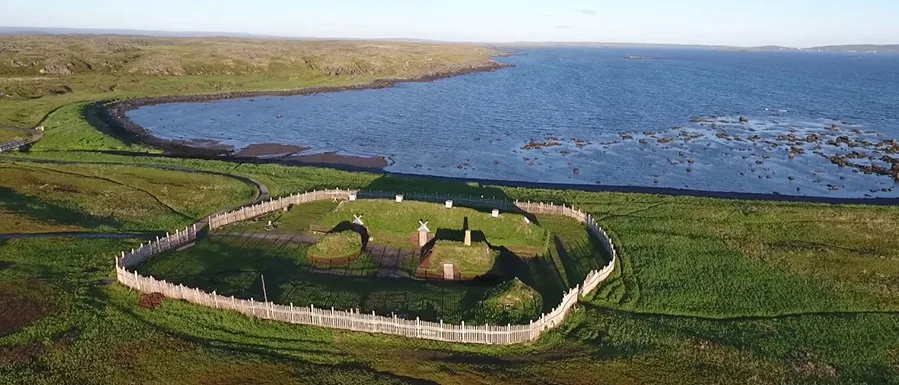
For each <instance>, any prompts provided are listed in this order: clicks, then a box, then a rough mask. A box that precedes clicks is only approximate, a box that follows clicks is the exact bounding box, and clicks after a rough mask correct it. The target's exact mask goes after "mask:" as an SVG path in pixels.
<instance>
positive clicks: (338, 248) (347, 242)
mask: <svg viewBox="0 0 899 385" xmlns="http://www.w3.org/2000/svg"><path fill="white" fill-rule="evenodd" d="M361 251H362V238H361V236H360V235H359V233H357V232H355V231H352V230H346V231H341V232H338V233H329V234H325V236H323V237H322V238H321V239H319V240H318V242H316V243H315V244H314V245H312V247H310V248H309V251H308V253H309V255H311V256H313V257H314V258H316V259H339V258H346V257H351V256H354V255H355V254H358V253H359V252H361Z"/></svg>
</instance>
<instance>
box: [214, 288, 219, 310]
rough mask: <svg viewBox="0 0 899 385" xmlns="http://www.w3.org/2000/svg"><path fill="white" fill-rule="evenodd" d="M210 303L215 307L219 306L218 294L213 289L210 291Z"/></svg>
mask: <svg viewBox="0 0 899 385" xmlns="http://www.w3.org/2000/svg"><path fill="white" fill-rule="evenodd" d="M212 303H214V304H215V308H216V309H218V308H219V296H218V294H216V293H215V290H213V291H212Z"/></svg>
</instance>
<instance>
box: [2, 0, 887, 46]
mask: <svg viewBox="0 0 899 385" xmlns="http://www.w3.org/2000/svg"><path fill="white" fill-rule="evenodd" d="M896 18H899V2H893V1H886V0H865V1H856V2H851V1H843V0H829V1H818V2H810V1H805V0H784V1H767V0H764V1H752V2H748V1H740V2H730V3H726V4H721V3H720V2H712V1H705V0H689V1H681V2H679V4H671V3H669V2H665V1H662V0H633V1H630V2H627V3H619V2H610V1H581V0H567V1H555V2H550V1H537V0H530V1H518V2H512V1H509V0H502V1H495V2H491V3H489V4H486V3H484V2H475V1H470V0H465V1H457V2H453V3H450V4H437V3H429V4H421V3H420V2H414V1H411V0H392V1H384V2H380V3H379V4H370V3H368V2H364V1H361V0H346V1H344V2H341V3H340V5H339V6H333V5H329V4H322V3H310V4H297V3H294V2H290V1H287V0H259V1H256V2H252V3H249V2H239V1H234V0H225V1H221V2H218V3H217V4H216V5H214V6H209V5H206V4H203V3H202V2H199V1H191V0H180V1H175V0H157V1H155V2H153V3H136V4H130V3H128V4H115V5H112V6H111V5H110V4H109V3H107V2H104V1H100V0H83V1H80V2H78V3H71V2H67V1H61V0H47V1H44V2H41V3H36V2H29V1H22V0H13V1H11V2H10V4H8V5H7V7H6V12H4V13H3V14H0V25H5V26H10V27H13V28H44V29H52V28H72V29H95V30H109V29H112V30H138V31H159V32H172V33H210V34H215V33H223V34H252V35H264V36H268V37H284V38H321V39H420V40H436V41H448V42H472V43H494V44H504V43H516V42H536V43H541V42H551V43H613V42H614V43H627V44H681V45H723V46H737V47H753V46H765V45H779V46H786V47H797V48H806V47H815V46H824V45H845V44H897V43H899V42H897V38H896V37H897V36H899V24H897V23H895V22H894V20H895V19H896Z"/></svg>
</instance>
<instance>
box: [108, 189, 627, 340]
mask: <svg viewBox="0 0 899 385" xmlns="http://www.w3.org/2000/svg"><path fill="white" fill-rule="evenodd" d="M351 196H352V197H353V199H364V198H393V197H395V196H396V194H394V193H386V192H359V191H355V190H341V189H334V190H324V191H312V192H305V193H302V194H292V195H289V196H286V197H283V198H281V199H272V200H270V201H268V202H262V203H259V204H256V205H252V206H248V207H244V208H241V209H238V210H234V211H232V212H228V213H224V214H219V215H213V216H210V217H209V218H207V220H206V222H208V224H209V228H210V230H214V229H216V228H220V227H222V226H226V225H228V224H231V223H235V222H240V221H245V220H248V219H252V218H256V217H259V216H262V215H265V214H267V213H270V212H274V211H278V210H283V209H285V208H288V207H290V206H291V205H295V204H302V203H307V202H312V201H317V200H348V199H350V197H351ZM404 199H407V200H421V201H429V202H440V203H443V202H444V201H446V200H453V201H454V204H457V205H460V206H475V207H487V208H491V209H492V208H497V209H505V210H513V209H514V210H517V211H522V212H527V213H532V214H558V215H565V216H568V217H571V218H574V219H576V220H578V221H580V222H582V223H584V224H585V225H586V227H587V228H588V229H589V230H590V231H591V232H592V233H594V234H595V235H596V236H597V237H598V238H599V239H600V240H601V241H602V243H603V245H604V246H605V247H606V249H607V251H608V252H609V254H610V255H611V256H612V258H611V261H610V262H609V264H608V265H606V266H605V267H603V268H602V269H600V270H594V271H591V272H589V273H588V274H587V277H586V278H585V279H584V281H583V283H581V284H580V285H577V286H575V287H573V288H571V289H569V290H568V292H567V293H565V294H564V296H563V297H562V301H561V303H559V305H558V306H556V307H555V308H554V309H553V310H552V311H550V312H549V313H545V314H543V315H542V316H541V317H540V318H539V319H537V320H536V321H531V322H530V323H529V324H527V325H466V324H465V323H464V322H462V324H461V325H455V324H445V323H443V321H440V322H429V321H422V320H420V319H418V318H417V317H416V319H415V320H410V319H403V318H399V317H397V316H396V315H391V316H382V315H377V314H375V313H374V312H373V313H371V314H367V313H360V312H359V311H357V310H353V309H350V310H335V309H334V308H330V309H322V308H316V307H315V306H314V305H310V306H308V307H307V306H294V305H293V304H292V303H291V304H289V305H279V304H275V303H273V302H257V301H255V300H254V299H252V298H250V299H238V298H234V297H233V296H231V297H225V296H222V295H218V294H217V293H216V292H212V293H207V292H204V291H202V290H200V289H199V288H189V287H185V286H183V285H175V284H173V283H170V282H166V281H165V280H158V279H155V278H154V277H152V276H150V277H145V276H142V275H140V274H138V273H137V271H129V270H128V269H129V268H133V267H134V266H136V265H138V264H140V263H142V262H144V261H146V260H147V259H148V258H150V257H151V256H152V255H155V254H158V253H162V252H165V251H168V250H172V249H176V248H178V247H181V246H183V245H186V244H188V243H190V242H194V241H196V239H197V236H198V234H199V233H198V228H197V225H193V226H189V227H187V228H185V229H184V230H180V231H176V232H175V233H174V234H166V236H165V237H160V238H157V239H156V240H155V241H151V242H150V243H147V244H141V246H140V247H138V248H136V249H132V250H131V251H130V252H122V253H121V255H117V256H116V263H115V265H116V276H117V279H118V281H119V282H120V283H121V284H123V285H125V286H127V287H129V288H132V289H135V290H138V291H140V292H144V293H161V294H163V295H165V296H166V297H168V298H175V299H183V300H185V301H188V302H190V303H194V304H197V305H201V306H206V307H211V308H216V309H226V310H233V311H237V312H239V313H243V314H245V315H247V316H250V317H255V318H261V319H269V320H275V321H281V322H288V323H294V324H302V325H313V326H320V327H327V328H334V329H344V330H353V331H362V332H370V333H383V334H393V335H399V336H404V337H410V338H422V339H430V340H438V341H447V342H458V343H478V344H515V343H522V342H528V341H533V340H535V339H537V338H539V337H540V335H541V334H542V333H543V332H544V331H546V330H549V329H551V328H554V327H556V326H558V325H559V324H561V323H562V321H564V319H565V316H566V315H567V314H568V312H569V311H570V310H571V308H572V307H573V306H574V305H575V304H577V302H578V298H579V297H583V296H586V295H588V294H589V293H590V292H592V291H593V290H594V289H595V288H596V287H597V286H598V285H599V284H600V283H601V282H603V281H604V280H605V279H606V278H607V277H608V276H609V275H610V274H612V272H613V271H614V270H615V264H616V262H617V261H618V255H617V253H616V250H615V245H614V244H613V243H612V240H611V238H609V236H608V234H606V232H605V231H604V230H603V229H602V228H600V227H599V225H598V224H597V223H596V221H595V220H594V219H593V218H592V217H591V216H590V215H589V214H586V213H584V212H582V211H580V210H577V209H575V208H572V207H567V206H565V205H561V206H559V205H555V204H552V203H532V202H518V201H514V202H510V201H505V200H496V199H483V198H474V197H458V196H456V197H453V196H447V195H440V194H405V195H404Z"/></svg>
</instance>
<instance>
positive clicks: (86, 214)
mask: <svg viewBox="0 0 899 385" xmlns="http://www.w3.org/2000/svg"><path fill="white" fill-rule="evenodd" d="M254 195H255V190H254V189H253V188H252V187H251V186H248V185H247V184H246V183H244V182H241V181H239V180H235V179H231V178H226V177H222V176H214V175H203V174H192V173H187V172H172V171H166V170H158V169H152V168H142V167H132V166H106V165H104V166H80V165H79V166H74V165H45V164H31V163H13V162H7V161H0V196H2V197H3V199H2V200H0V228H3V229H9V230H12V231H11V232H19V233H30V232H50V231H85V230H89V231H101V232H112V231H148V230H152V231H170V230H174V229H177V228H181V227H184V226H187V225H188V224H190V223H193V222H194V221H196V220H198V219H200V218H202V217H203V216H206V215H209V214H211V213H212V212H215V211H217V210H221V209H225V208H230V207H234V206H235V205H239V204H241V203H244V202H248V201H251V200H252V198H253V197H254Z"/></svg>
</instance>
